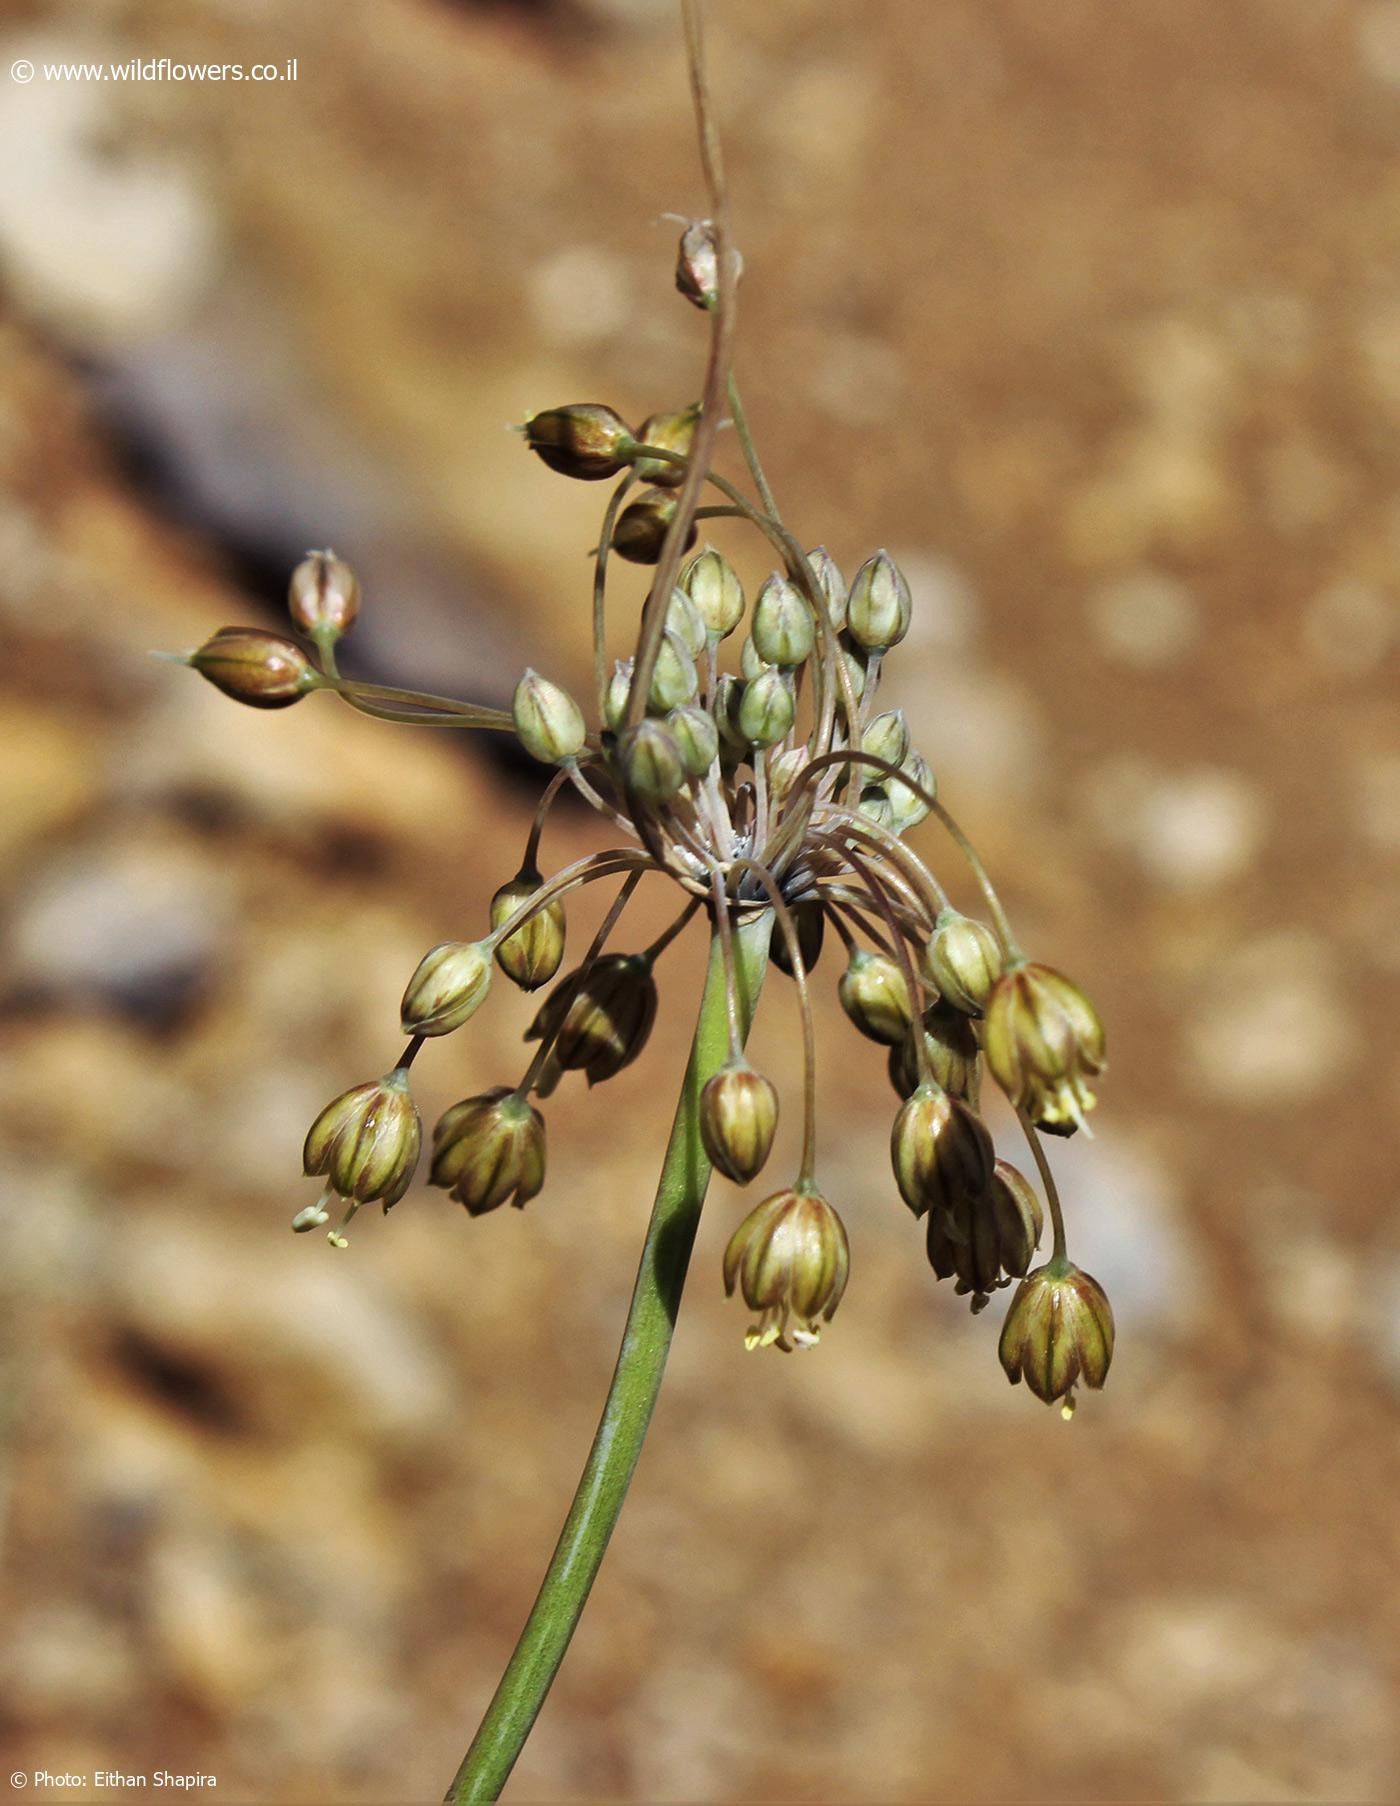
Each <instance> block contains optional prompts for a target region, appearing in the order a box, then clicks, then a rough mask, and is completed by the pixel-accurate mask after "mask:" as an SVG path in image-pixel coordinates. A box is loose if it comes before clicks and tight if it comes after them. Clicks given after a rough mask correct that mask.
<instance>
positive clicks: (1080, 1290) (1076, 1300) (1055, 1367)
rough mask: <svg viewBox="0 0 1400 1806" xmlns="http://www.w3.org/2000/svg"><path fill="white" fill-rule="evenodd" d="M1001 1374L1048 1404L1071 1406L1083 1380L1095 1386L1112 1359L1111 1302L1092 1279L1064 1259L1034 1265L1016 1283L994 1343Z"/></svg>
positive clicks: (1068, 1411)
mask: <svg viewBox="0 0 1400 1806" xmlns="http://www.w3.org/2000/svg"><path fill="white" fill-rule="evenodd" d="M997 1352H998V1353H999V1355H1000V1356H1001V1364H1002V1366H1003V1367H1004V1368H1005V1369H1006V1377H1007V1379H1009V1380H1010V1381H1011V1384H1012V1385H1013V1386H1014V1385H1015V1384H1016V1383H1017V1382H1018V1381H1019V1380H1022V1379H1024V1380H1025V1382H1026V1384H1027V1386H1028V1387H1029V1388H1030V1390H1031V1391H1032V1392H1033V1393H1034V1394H1035V1395H1036V1397H1037V1398H1039V1399H1043V1400H1044V1401H1045V1403H1046V1404H1047V1405H1053V1404H1054V1402H1055V1400H1056V1399H1060V1398H1062V1399H1063V1400H1064V1401H1065V1402H1064V1406H1063V1414H1064V1415H1065V1416H1066V1417H1068V1416H1070V1415H1071V1414H1072V1412H1073V1410H1074V1388H1075V1387H1076V1386H1077V1385H1078V1384H1079V1382H1080V1380H1083V1382H1084V1384H1085V1385H1086V1386H1090V1387H1093V1388H1094V1389H1095V1390H1097V1389H1098V1388H1099V1387H1100V1386H1102V1385H1103V1383H1104V1380H1105V1379H1106V1378H1107V1376H1108V1368H1109V1363H1110V1362H1111V1361H1112V1359H1113V1307H1112V1306H1111V1305H1110V1304H1109V1302H1108V1299H1107V1297H1106V1296H1105V1293H1104V1289H1103V1287H1102V1286H1101V1285H1100V1284H1099V1282H1098V1281H1097V1280H1096V1279H1091V1278H1090V1277H1089V1275H1088V1274H1087V1273H1085V1272H1082V1271H1081V1270H1080V1269H1079V1268H1078V1267H1076V1266H1074V1265H1073V1263H1072V1262H1070V1261H1067V1260H1052V1261H1049V1262H1047V1264H1046V1265H1045V1266H1043V1267H1037V1268H1036V1270H1035V1272H1034V1273H1030V1274H1028V1275H1027V1276H1026V1278H1025V1279H1023V1280H1022V1281H1021V1283H1020V1285H1019V1286H1018V1287H1017V1288H1016V1296H1015V1297H1014V1298H1013V1299H1012V1300H1011V1308H1010V1309H1009V1310H1008V1311H1007V1313H1006V1323H1005V1325H1004V1326H1003V1328H1002V1332H1001V1343H1000V1346H999V1348H998V1351H997Z"/></svg>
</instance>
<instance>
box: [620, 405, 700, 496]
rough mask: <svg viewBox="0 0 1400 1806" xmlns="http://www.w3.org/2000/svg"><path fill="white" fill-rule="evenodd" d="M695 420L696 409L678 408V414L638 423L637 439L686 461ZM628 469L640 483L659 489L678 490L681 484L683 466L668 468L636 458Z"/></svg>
mask: <svg viewBox="0 0 1400 1806" xmlns="http://www.w3.org/2000/svg"><path fill="white" fill-rule="evenodd" d="M699 418H700V409H699V408H698V407H695V406H692V407H688V408H682V409H681V411H680V413H678V414H652V415H651V416H650V417H649V418H648V419H646V420H644V421H643V422H642V424H641V427H640V428H639V429H638V432H637V437H638V439H639V440H640V441H641V442H642V444H643V445H659V446H660V447H661V449H662V451H669V452H677V453H679V455H680V456H681V457H683V458H687V457H689V456H690V446H691V441H692V440H693V439H694V437H695V426H696V422H697V421H698V420H699ZM632 468H633V469H634V470H635V471H636V473H637V475H638V477H639V478H640V479H641V481H642V482H644V483H655V484H656V485H657V486H658V487H659V488H661V489H678V488H679V487H680V485H681V484H682V483H683V482H684V481H685V467H684V465H681V464H668V463H666V461H665V460H664V459H662V458H638V459H637V461H636V463H635V464H634V465H633V466H632Z"/></svg>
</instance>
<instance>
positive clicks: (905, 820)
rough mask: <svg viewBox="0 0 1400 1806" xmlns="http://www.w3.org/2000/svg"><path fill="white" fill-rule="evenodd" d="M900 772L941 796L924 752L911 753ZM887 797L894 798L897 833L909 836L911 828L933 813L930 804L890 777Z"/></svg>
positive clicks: (892, 816) (892, 815) (893, 821)
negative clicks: (930, 812) (929, 813)
mask: <svg viewBox="0 0 1400 1806" xmlns="http://www.w3.org/2000/svg"><path fill="white" fill-rule="evenodd" d="M900 769H901V770H902V771H903V772H904V773H905V775H906V776H907V777H909V778H911V779H912V780H913V782H914V783H915V784H917V785H918V786H919V789H920V790H924V791H927V793H928V795H929V796H936V795H937V794H938V786H937V783H936V781H935V779H934V775H933V773H932V772H931V771H930V770H929V768H928V760H927V759H926V758H925V757H924V755H923V754H922V753H919V752H911V753H910V754H909V755H908V757H907V758H906V759H905V760H904V763H903V764H902V766H901V767H900ZM885 794H886V795H887V796H888V797H889V799H890V827H891V828H892V829H893V831H894V832H895V833H896V834H906V833H908V831H909V829H910V828H913V827H917V826H918V824H919V823H920V822H921V821H922V820H923V819H924V817H925V816H926V815H927V814H928V812H929V805H928V803H927V802H926V801H925V800H924V798H923V797H922V796H920V795H919V792H918V791H916V790H913V789H911V788H910V786H909V785H908V784H906V783H904V782H903V780H902V779H900V778H897V777H891V778H887V779H886V781H885Z"/></svg>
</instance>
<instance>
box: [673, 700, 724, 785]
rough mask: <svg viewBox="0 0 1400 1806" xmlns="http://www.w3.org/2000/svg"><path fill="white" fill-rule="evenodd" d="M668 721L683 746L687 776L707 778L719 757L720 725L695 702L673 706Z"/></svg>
mask: <svg viewBox="0 0 1400 1806" xmlns="http://www.w3.org/2000/svg"><path fill="white" fill-rule="evenodd" d="M666 725H667V727H669V728H670V730H671V733H672V735H673V736H674V738H675V742H676V745H677V746H678V747H679V748H680V755H681V764H682V765H683V766H684V767H685V772H686V776H687V777H692V778H703V777H704V775H705V773H706V772H707V771H708V770H709V769H710V767H711V766H712V765H713V764H714V762H715V760H716V759H717V758H718V757H719V729H718V728H717V727H716V726H715V724H714V721H713V719H712V718H711V716H709V715H708V714H707V713H706V712H705V710H704V709H702V708H699V707H697V706H696V705H695V704H693V703H691V704H688V705H687V706H686V707H685V708H680V709H672V710H671V713H670V714H669V715H668V716H667V717H666Z"/></svg>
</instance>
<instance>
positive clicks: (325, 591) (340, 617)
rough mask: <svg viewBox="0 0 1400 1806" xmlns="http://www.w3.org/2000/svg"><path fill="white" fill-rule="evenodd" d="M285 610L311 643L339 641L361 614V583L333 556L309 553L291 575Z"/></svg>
mask: <svg viewBox="0 0 1400 1806" xmlns="http://www.w3.org/2000/svg"><path fill="white" fill-rule="evenodd" d="M287 610H288V612H289V613H290V615H291V617H292V619H293V620H294V621H295V622H296V624H297V626H298V627H299V628H300V629H301V631H302V632H303V633H306V634H310V635H311V637H312V638H313V639H320V638H328V639H330V640H338V639H339V638H340V637H341V635H342V634H345V633H348V632H349V631H350V629H351V628H352V627H353V626H354V625H355V617H356V615H358V614H359V612H360V580H359V578H358V577H357V576H356V575H355V573H354V572H353V571H352V570H351V569H350V566H349V565H348V564H346V562H345V560H344V559H343V558H337V557H336V555H335V553H334V552H308V553H307V554H306V556H305V558H303V559H302V561H301V563H300V564H299V565H298V566H297V568H296V569H295V570H294V571H293V572H292V580H291V583H290V584H289V585H288V588H287Z"/></svg>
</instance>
